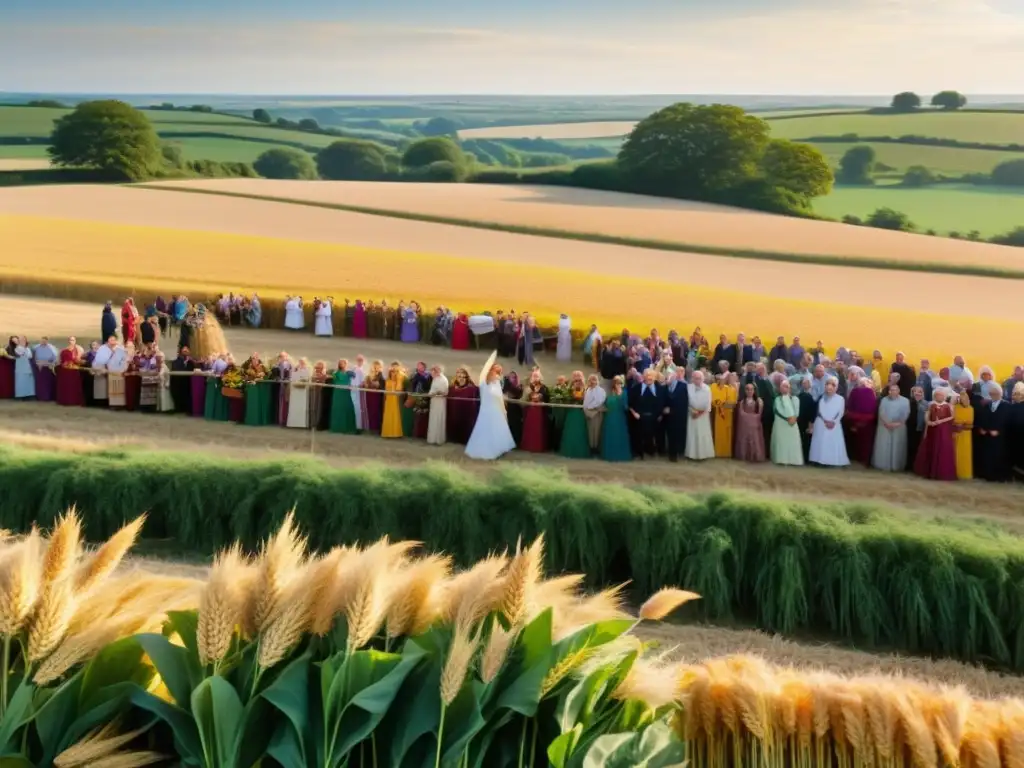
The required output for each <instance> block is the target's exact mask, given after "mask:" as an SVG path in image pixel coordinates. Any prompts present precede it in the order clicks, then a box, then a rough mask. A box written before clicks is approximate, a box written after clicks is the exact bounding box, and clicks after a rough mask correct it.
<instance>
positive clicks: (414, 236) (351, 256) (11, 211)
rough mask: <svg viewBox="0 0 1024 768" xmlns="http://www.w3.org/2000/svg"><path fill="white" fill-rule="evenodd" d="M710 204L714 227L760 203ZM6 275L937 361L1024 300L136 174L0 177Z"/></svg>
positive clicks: (5, 281)
mask: <svg viewBox="0 0 1024 768" xmlns="http://www.w3.org/2000/svg"><path fill="white" fill-rule="evenodd" d="M356 186H357V187H358V186H359V185H356ZM382 186H383V187H388V188H389V189H392V190H401V189H402V188H403V187H402V186H401V185H397V186H389V185H382ZM430 188H431V190H433V191H435V192H437V191H438V190H439V189H442V188H439V187H437V186H432V185H430ZM465 189H466V190H469V191H472V189H473V188H472V187H465ZM484 189H487V188H484ZM500 189H501V190H502V191H504V192H506V193H507V192H508V190H507V188H500ZM367 191H368V192H369V191H371V190H370V189H368V190H367ZM377 191H378V194H381V195H383V194H384V192H385V190H384V189H382V188H377ZM348 194H350V193H348ZM424 194H426V190H424ZM453 202H458V199H456V200H454V201H453ZM512 205H513V208H514V204H512ZM537 205H538V206H540V207H543V204H541V203H537ZM552 207H553V208H555V209H556V210H557V209H558V207H559V206H552ZM613 210H614V209H613ZM600 213H601V214H602V215H603V214H604V213H606V211H604V210H602V211H601V212H600ZM718 215H720V216H723V217H725V218H724V219H722V222H723V224H724V223H727V222H728V220H729V218H728V217H730V216H732V217H739V216H743V217H746V218H747V220H748V221H753V222H754V223H755V224H757V223H759V217H760V215H759V214H754V215H753V217H754V218H749V217H750V215H749V214H746V213H740V212H736V211H731V212H730V213H725V212H724V211H723V212H722V213H720V214H718ZM767 219H768V222H769V226H773V223H772V217H767ZM732 227H733V228H734V229H735V228H736V226H735V224H733V225H732ZM850 229H851V231H854V232H858V231H860V230H856V229H853V228H850ZM905 237H910V236H905ZM289 238H290V239H289ZM907 242H913V241H912V240H908V241H907ZM928 242H935V241H931V240H929V241H928ZM956 245H961V246H963V247H964V251H963V253H964V254H973V253H977V254H982V255H983V254H988V253H990V251H988V250H984V249H986V248H991V249H992V250H991V253H993V254H995V253H999V254H1001V253H1002V252H1003V251H1006V252H1009V253H1011V254H1012V253H1014V251H1013V250H1011V249H999V248H995V247H994V246H984V245H978V244H974V243H956ZM972 247H977V248H980V249H982V250H980V251H975V250H973V248H972ZM980 257H981V258H983V256H980ZM298 265H302V266H301V268H299V267H298ZM567 288H568V289H569V290H567ZM0 290H3V291H4V292H6V293H23V294H31V293H35V294H39V293H42V294H44V295H47V296H50V297H51V298H71V299H75V298H78V299H87V300H89V301H102V300H106V299H109V298H111V297H112V296H113V297H116V296H119V295H122V294H124V293H127V292H137V293H138V294H139V296H140V297H145V296H147V295H153V294H155V293H167V294H170V293H174V292H177V291H185V292H187V293H189V294H191V295H192V296H193V297H203V298H206V297H208V296H210V295H212V294H215V293H218V292H221V291H227V290H243V291H252V290H256V291H259V292H260V294H261V295H262V296H263V297H264V298H265V300H266V301H267V302H270V301H272V300H274V299H280V298H281V297H283V296H284V295H285V294H287V293H299V294H302V295H304V296H306V297H312V296H314V295H324V294H333V295H334V296H336V297H337V298H338V299H339V300H340V299H341V298H342V297H344V296H350V297H356V296H362V297H366V298H369V297H375V298H376V297H381V296H382V295H383V296H386V297H387V298H389V299H391V300H393V301H395V300H398V299H409V298H413V297H414V298H417V299H419V300H420V301H421V302H423V303H424V305H425V306H433V305H434V304H437V303H444V304H448V305H450V306H454V307H457V308H460V309H464V310H471V311H480V310H483V309H491V310H493V309H495V308H499V307H510V306H511V307H514V308H516V309H518V310H520V311H522V310H524V309H529V310H531V311H533V312H535V313H536V314H537V315H538V316H539V317H540V319H541V321H542V322H547V323H550V322H551V321H553V320H554V319H555V318H556V317H557V314H558V313H559V312H568V313H570V314H571V315H572V316H573V317H574V319H575V325H576V327H577V328H582V327H586V325H587V324H589V323H591V322H595V323H598V324H600V325H601V327H602V328H604V329H605V331H606V332H608V331H611V330H618V329H620V328H622V327H623V326H629V327H632V328H634V329H646V328H649V327H651V326H656V327H660V328H662V330H666V329H669V328H676V329H677V330H679V331H680V332H684V333H685V332H689V330H690V329H691V328H692V327H693V326H697V325H699V326H701V327H702V328H703V329H704V332H705V333H706V334H708V335H709V337H712V338H713V337H714V336H716V335H717V334H718V333H720V332H728V333H730V334H732V333H735V332H736V331H738V330H743V331H746V332H747V333H748V334H754V333H759V334H761V335H762V336H764V337H766V338H773V337H774V336H775V335H776V334H785V335H787V336H792V335H801V336H803V337H804V338H805V340H808V339H817V338H821V339H823V340H824V341H825V342H826V343H827V345H828V346H830V347H833V346H837V345H839V344H845V345H846V346H852V347H854V348H856V349H860V350H861V351H866V350H871V349H873V348H875V347H880V348H881V349H882V350H883V352H884V353H886V354H887V355H889V356H890V357H891V355H892V354H893V353H894V352H895V351H896V350H897V349H899V348H904V349H905V350H906V351H907V352H908V354H911V355H914V356H918V355H921V356H929V357H931V358H933V359H935V360H946V359H951V357H952V355H954V354H958V353H963V354H967V355H968V356H969V357H970V359H971V360H972V361H978V362H979V363H980V361H984V362H987V363H989V364H991V365H994V366H997V367H999V368H1000V369H1001V370H1000V372H1002V370H1005V369H1006V367H1007V366H1011V365H1014V364H1017V363H1018V362H1019V361H1018V360H1017V359H1016V357H1017V355H1018V352H1017V350H1016V349H1015V347H1014V343H1015V340H1016V339H1019V338H1020V337H1021V334H1022V333H1024V323H1022V322H1020V321H1016V320H1009V319H1007V318H1013V317H1015V316H1016V313H1017V308H1018V306H1019V295H1020V281H1016V280H1000V279H995V278H981V277H966V276H953V275H942V274H921V273H915V274H912V273H901V272H894V271H882V270H870V269H851V268H847V267H834V266H819V265H807V264H780V263H773V262H768V261H759V260H750V259H736V258H726V257H719V256H708V255H699V254H685V253H677V252H663V251H658V250H653V249H642V248H633V247H627V246H620V245H608V244H600V243H589V242H579V241H573V240H561V239H553V238H539V237H534V236H526V235H517V234H509V233H502V232H492V231H481V230H477V229H471V228H467V227H457V226H450V225H439V224H429V223H424V222H415V221H407V220H399V219H392V218H388V217H382V216H370V215H364V214H355V213H349V212H342V211H336V210H325V209H323V208H318V207H313V206H305V205H292V204H284V203H277V202H267V201H261V200H249V199H240V198H234V197H229V196H222V195H197V194H184V193H180V192H173V191H156V190H152V189H137V188H130V187H105V186H99V187H91V186H78V187H71V186H69V187H60V188H34V189H17V190H0ZM943 296H948V297H957V298H956V306H957V307H958V308H959V310H958V311H959V314H957V315H955V316H954V315H951V314H948V313H943V312H942V309H941V307H942V304H941V297H943ZM936 297H939V298H938V299H937V298H936ZM951 300H952V299H951ZM524 302H525V303H524Z"/></svg>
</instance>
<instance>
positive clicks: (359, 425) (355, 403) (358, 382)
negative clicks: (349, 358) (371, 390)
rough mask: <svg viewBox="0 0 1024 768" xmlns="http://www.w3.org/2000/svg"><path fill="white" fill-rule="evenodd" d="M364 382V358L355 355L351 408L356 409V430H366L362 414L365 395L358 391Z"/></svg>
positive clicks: (363, 412)
mask: <svg viewBox="0 0 1024 768" xmlns="http://www.w3.org/2000/svg"><path fill="white" fill-rule="evenodd" d="M365 381H366V358H365V357H363V356H362V355H356V365H355V367H354V368H353V369H352V384H351V386H352V407H353V408H355V409H356V430H358V431H359V432H362V431H363V430H364V429H366V422H365V417H364V414H365V413H366V393H365V392H361V391H360V387H362V386H363V382H365Z"/></svg>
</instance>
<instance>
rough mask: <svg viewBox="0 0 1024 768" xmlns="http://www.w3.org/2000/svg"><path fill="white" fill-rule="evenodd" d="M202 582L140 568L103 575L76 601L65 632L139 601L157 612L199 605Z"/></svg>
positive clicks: (80, 629) (79, 629)
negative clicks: (162, 574) (122, 573)
mask: <svg viewBox="0 0 1024 768" xmlns="http://www.w3.org/2000/svg"><path fill="white" fill-rule="evenodd" d="M205 586H206V585H205V582H202V581H200V580H198V579H193V578H186V577H181V576H161V575H158V574H155V573H152V572H150V571H145V570H142V569H132V570H131V571H128V572H127V573H125V574H124V575H121V576H115V577H114V578H110V579H106V580H105V581H103V582H102V583H100V584H99V585H98V586H97V587H96V588H95V589H94V590H93V591H92V593H91V594H90V595H89V596H88V597H86V598H85V599H84V600H81V601H79V602H78V605H77V607H76V609H75V615H74V618H73V619H72V620H71V623H70V624H69V625H68V634H69V635H73V634H78V633H80V632H84V631H85V630H86V629H88V628H90V627H92V626H94V625H95V624H98V623H101V622H103V621H104V620H106V619H107V618H108V617H110V616H116V615H118V614H119V613H121V612H123V611H125V610H133V607H134V606H136V605H137V604H139V603H140V602H141V603H149V604H153V605H156V606H157V608H158V610H159V613H160V616H163V614H164V613H166V611H177V610H188V609H191V608H195V607H197V606H198V605H199V597H200V594H201V592H202V590H203V589H204V588H205Z"/></svg>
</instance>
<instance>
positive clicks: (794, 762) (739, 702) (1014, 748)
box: [634, 657, 1024, 768]
mask: <svg viewBox="0 0 1024 768" xmlns="http://www.w3.org/2000/svg"><path fill="white" fill-rule="evenodd" d="M643 668H644V665H643V664H638V665H635V666H634V670H635V669H643ZM675 674H677V675H678V679H679V680H680V682H679V685H678V687H677V695H678V698H679V701H680V703H681V705H682V707H681V709H680V710H679V712H678V714H677V715H676V723H675V725H676V731H677V733H678V735H679V737H680V738H682V739H683V740H684V741H686V743H687V747H688V750H689V751H690V753H691V754H693V755H695V756H699V757H697V760H698V764H700V765H702V766H707V768H718V767H719V766H722V767H723V768H724V767H725V766H735V765H741V764H742V765H759V766H773V767H774V766H779V767H781V766H787V767H788V766H794V768H812V767H813V768H818V767H819V766H829V768H832V767H833V766H838V767H842V768H861V767H862V766H864V767H866V766H872V767H873V768H940V767H942V768H989V767H990V766H991V767H992V768H998V767H999V766H1006V767H1007V768H1009V767H1011V766H1013V767H1016V766H1020V765H1024V702H1022V701H1020V700H1017V699H1005V700H1000V701H984V700H976V699H972V698H971V697H970V696H968V695H967V693H966V692H965V691H964V690H963V689H961V688H949V687H940V686H933V685H926V684H923V683H920V682H916V681H912V680H908V679H905V678H893V677H883V676H875V677H860V678H844V677H840V676H838V675H832V674H829V673H825V672H817V673H810V674H809V673H806V672H800V671H796V670H793V669H778V668H773V667H770V666H769V665H767V664H765V663H764V662H762V661H760V660H758V659H756V658H753V657H731V658H728V659H719V660H712V661H709V662H706V663H704V664H701V665H697V666H682V667H679V668H676V670H675Z"/></svg>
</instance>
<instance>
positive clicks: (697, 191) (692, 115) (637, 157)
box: [618, 103, 769, 197]
mask: <svg viewBox="0 0 1024 768" xmlns="http://www.w3.org/2000/svg"><path fill="white" fill-rule="evenodd" d="M768 140H769V136H768V124H767V123H766V122H764V121H763V120H761V119H759V118H757V117H754V116H752V115H748V114H747V113H746V112H744V111H743V110H742V109H740V108H739V107H733V106H728V105H725V104H712V105H710V106H697V105H694V104H688V103H680V104H673V105H672V106H669V107H665V108H664V109H660V110H658V111H657V112H655V113H654V114H652V115H650V116H649V117H646V118H644V119H643V120H641V121H640V122H639V123H637V124H636V126H635V127H634V128H633V131H632V132H631V133H630V134H629V136H628V137H627V138H626V141H625V142H624V143H623V145H622V149H621V150H620V151H619V155H618V162H619V165H620V167H621V168H622V171H623V172H624V173H625V174H626V175H627V177H628V178H629V179H630V181H631V183H632V185H633V186H634V188H636V189H637V191H642V192H651V193H654V194H661V195H669V196H672V197H707V196H715V195H716V194H718V193H721V192H723V191H724V190H727V189H728V188H730V187H734V186H736V185H738V184H741V183H743V182H744V181H746V180H749V179H751V178H753V177H754V176H756V174H757V171H758V164H759V162H760V160H761V157H762V156H763V155H764V151H765V148H766V147H767V145H768Z"/></svg>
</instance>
